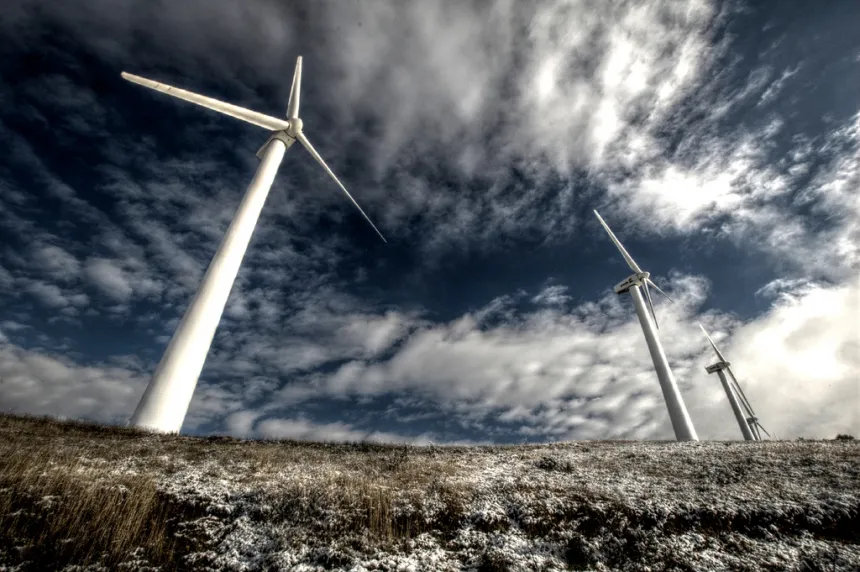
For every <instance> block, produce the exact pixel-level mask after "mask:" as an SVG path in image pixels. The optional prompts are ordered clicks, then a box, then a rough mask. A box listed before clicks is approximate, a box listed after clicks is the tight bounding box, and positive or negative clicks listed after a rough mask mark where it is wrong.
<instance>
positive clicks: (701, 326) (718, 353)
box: [699, 322, 734, 377]
mask: <svg viewBox="0 0 860 572" xmlns="http://www.w3.org/2000/svg"><path fill="white" fill-rule="evenodd" d="M699 327H700V328H702V333H703V334H705V337H706V338H708V341H709V342H710V343H711V347H712V348H714V351H715V352H716V353H717V357H718V358H720V361H723V362H724V361H726V358H724V357H723V354H721V353H720V350H718V349H717V344H715V343H714V340H712V339H711V336H709V335H708V332H707V330H705V326H703V325H702V324H701V322H700V323H699ZM729 373H731V371H730V372H729ZM732 377H734V376H732Z"/></svg>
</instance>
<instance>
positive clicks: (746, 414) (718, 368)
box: [699, 324, 770, 441]
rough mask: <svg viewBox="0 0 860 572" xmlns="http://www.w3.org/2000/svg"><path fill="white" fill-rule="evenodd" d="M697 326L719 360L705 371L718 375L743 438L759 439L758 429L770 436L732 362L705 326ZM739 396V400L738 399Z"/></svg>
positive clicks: (749, 439) (747, 439)
mask: <svg viewBox="0 0 860 572" xmlns="http://www.w3.org/2000/svg"><path fill="white" fill-rule="evenodd" d="M699 327H700V328H702V333H704V334H705V337H706V338H708V342H709V343H710V344H711V347H712V348H714V352H715V353H716V354H717V359H719V360H720V361H718V362H717V363H715V364H714V365H709V366H708V367H706V368H705V371H707V372H708V373H714V372H716V373H717V375H719V376H720V382H721V383H722V384H723V389H724V390H725V392H726V397H728V398H729V403H730V404H731V406H732V411H734V413H735V419H737V420H738V425H739V426H740V428H741V433H742V434H743V436H744V440H746V441H761V433H759V432H758V430H759V429H761V430H762V431H764V432H765V433H766V434H767V436H768V437H770V433H768V432H767V430H766V429H765V428H764V427H762V426H761V424H760V423H759V422H758V417H756V414H755V411H753V408H752V406H751V405H750V402H749V401H748V400H747V397H746V395H744V391H743V390H742V389H741V386H740V384H739V383H738V380H737V378H736V377H735V374H734V373H732V368H731V365H732V364H731V363H730V362H728V361H726V358H724V357H723V354H722V353H721V352H720V350H718V349H717V344H715V343H714V340H712V339H711V336H709V335H708V332H707V331H706V330H705V326H703V325H702V324H699ZM725 372H729V375H730V376H731V378H732V379H731V382H729V380H728V379H727V378H726V374H725ZM739 396H740V401H739V400H738V397H739Z"/></svg>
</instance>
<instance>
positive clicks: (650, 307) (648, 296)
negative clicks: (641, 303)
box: [642, 280, 660, 330]
mask: <svg viewBox="0 0 860 572" xmlns="http://www.w3.org/2000/svg"><path fill="white" fill-rule="evenodd" d="M642 285H643V286H644V287H645V299H646V300H647V302H648V310H649V311H650V312H651V317H652V318H653V319H654V325H655V326H656V327H657V329H658V330H659V329H660V324H658V323H657V314H655V313H654V301H653V300H652V299H651V292H650V291H649V290H648V281H647V280H643V281H642Z"/></svg>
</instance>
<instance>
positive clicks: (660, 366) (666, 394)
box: [594, 211, 699, 441]
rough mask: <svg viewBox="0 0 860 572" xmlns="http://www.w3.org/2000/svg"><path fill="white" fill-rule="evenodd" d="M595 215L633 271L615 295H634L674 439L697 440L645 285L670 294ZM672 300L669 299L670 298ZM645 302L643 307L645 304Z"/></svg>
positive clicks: (616, 290) (649, 293)
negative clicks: (643, 268)
mask: <svg viewBox="0 0 860 572" xmlns="http://www.w3.org/2000/svg"><path fill="white" fill-rule="evenodd" d="M594 214H595V215H597V220H599V221H600V224H602V225H603V228H604V229H606V232H607V233H609V238H611V239H612V242H614V243H615V246H617V247H618V250H619V251H621V256H623V257H624V260H625V261H626V262H627V266H629V267H630V270H632V271H633V272H634V274H633V275H631V276H629V277H628V278H626V279H625V280H624V281H623V282H621V283H619V284H618V285H617V286H616V287H615V293H616V294H619V295H621V294H623V293H625V292H630V297H631V298H633V305H634V306H635V307H636V315H637V316H638V317H639V324H640V325H641V326H642V333H644V334H645V341H646V342H647V343H648V350H649V351H650V352H651V359H652V361H653V362H654V369H655V370H656V372H657V379H659V380H660V388H661V389H662V390H663V398H664V399H665V400H666V407H667V408H668V409H669V418H670V419H671V420H672V428H673V429H674V430H675V438H676V439H677V440H678V441H698V440H699V437H698V435H696V429H695V428H694V427H693V421H692V420H691V419H690V414H689V413H687V407H686V405H684V399H683V398H682V397H681V392H680V391H678V384H677V383H675V376H674V375H672V369H671V368H670V367H669V361H668V360H667V359H666V353H665V352H664V351H663V345H662V344H661V343H660V338H658V337H657V330H658V328H659V326H658V325H657V315H656V314H655V313H654V303H653V301H652V300H651V291H650V290H649V289H648V286H649V285H650V286H653V287H654V289H655V290H657V291H658V292H660V293H661V294H663V295H664V296H666V298H669V296H668V295H667V294H666V293H665V292H663V291H662V290H660V288H659V287H658V286H657V285H656V284H654V282H653V281H652V280H651V274H650V273H649V272H643V271H642V269H641V268H639V265H638V264H636V261H634V260H633V258H632V257H631V256H630V254H628V253H627V251H626V250H625V249H624V247H623V246H622V245H621V242H620V241H619V240H618V239H617V238H616V237H615V235H614V234H613V233H612V230H610V228H609V225H607V224H606V222H605V221H604V220H603V218H602V217H601V216H600V213H598V212H597V211H594ZM640 287H641V288H644V289H645V299H643V297H642V292H641V291H640V290H639V289H640ZM670 300H671V298H670ZM646 301H647V303H648V307H647V309H646V307H645V303H646Z"/></svg>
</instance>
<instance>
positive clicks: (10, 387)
mask: <svg viewBox="0 0 860 572" xmlns="http://www.w3.org/2000/svg"><path fill="white" fill-rule="evenodd" d="M0 380H2V384H0V409H2V410H3V411H14V412H18V413H29V414H34V415H51V416H57V417H66V418H73V419H90V420H93V421H100V422H107V423H124V422H125V421H127V420H128V418H130V416H131V413H132V411H133V408H134V406H135V405H136V403H137V399H139V398H140V395H142V394H143V389H144V387H145V385H146V381H147V380H146V379H145V378H143V377H142V376H140V375H139V374H138V373H136V372H134V371H131V370H128V369H125V368H121V367H110V366H101V365H93V366H83V365H79V364H76V363H74V362H73V361H72V360H70V359H68V358H66V357H63V356H61V355H56V354H51V353H48V352H46V351H39V350H26V349H24V348H21V347H19V346H16V345H12V344H9V343H3V342H0Z"/></svg>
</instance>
